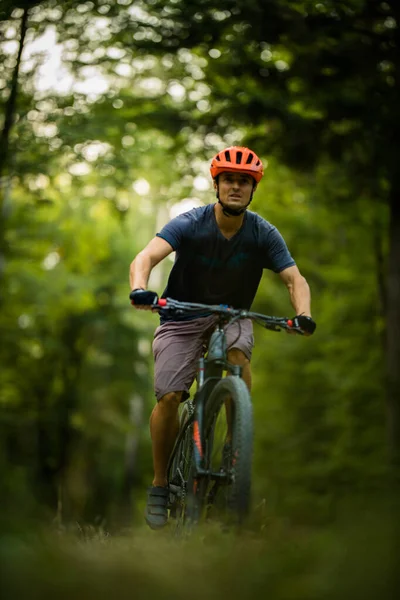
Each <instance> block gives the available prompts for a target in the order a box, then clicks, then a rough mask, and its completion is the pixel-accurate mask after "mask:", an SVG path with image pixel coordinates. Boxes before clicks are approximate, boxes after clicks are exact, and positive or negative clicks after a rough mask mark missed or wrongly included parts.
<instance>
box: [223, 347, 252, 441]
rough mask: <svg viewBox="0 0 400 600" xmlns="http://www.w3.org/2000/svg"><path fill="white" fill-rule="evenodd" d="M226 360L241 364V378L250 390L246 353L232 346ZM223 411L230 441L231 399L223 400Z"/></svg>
mask: <svg viewBox="0 0 400 600" xmlns="http://www.w3.org/2000/svg"><path fill="white" fill-rule="evenodd" d="M228 361H229V362H230V363H232V364H233V365H241V366H242V379H243V381H244V382H245V384H246V385H247V387H248V389H249V392H250V391H251V366H250V361H249V359H248V358H246V355H245V354H244V353H243V352H242V351H241V350H239V349H238V348H232V349H231V350H228ZM225 411H226V420H227V424H228V431H227V434H226V441H227V442H230V441H231V440H232V400H231V398H227V399H226V400H225Z"/></svg>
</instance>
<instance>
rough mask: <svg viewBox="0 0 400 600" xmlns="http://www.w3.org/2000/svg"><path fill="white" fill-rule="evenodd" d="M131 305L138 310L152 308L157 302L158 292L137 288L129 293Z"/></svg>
mask: <svg viewBox="0 0 400 600" xmlns="http://www.w3.org/2000/svg"><path fill="white" fill-rule="evenodd" d="M129 298H130V301H131V304H132V306H134V307H135V308H138V309H139V310H152V309H153V307H154V305H155V304H157V303H158V294H156V292H151V291H150V290H143V289H142V288H138V289H136V290H133V291H132V292H131V293H130V294H129Z"/></svg>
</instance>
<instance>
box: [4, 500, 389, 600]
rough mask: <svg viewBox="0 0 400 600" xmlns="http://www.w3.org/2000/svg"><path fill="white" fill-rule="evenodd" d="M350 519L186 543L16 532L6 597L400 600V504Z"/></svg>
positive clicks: (211, 529)
mask: <svg viewBox="0 0 400 600" xmlns="http://www.w3.org/2000/svg"><path fill="white" fill-rule="evenodd" d="M345 514H346V517H343V518H341V519H338V521H337V523H336V525H330V526H326V527H322V528H321V527H319V528H318V529H314V528H305V527H294V526H293V524H290V523H289V522H288V521H287V520H284V519H280V520H278V519H277V520H273V521H272V522H269V523H265V524H264V525H263V527H262V529H261V530H260V529H259V524H258V530H257V529H256V527H252V528H251V529H248V530H247V531H245V532H242V533H240V534H237V533H236V532H232V531H231V532H222V531H221V530H220V528H219V527H218V526H216V525H205V526H203V527H200V528H199V529H198V530H196V531H195V532H194V533H193V534H192V535H191V536H190V537H187V538H186V539H178V538H177V537H176V536H174V534H173V532H172V530H171V529H168V528H167V529H166V530H164V531H162V532H152V531H150V530H147V529H145V528H144V527H143V528H142V527H138V528H136V529H134V530H126V531H125V532H123V533H120V534H118V535H110V534H108V533H107V532H106V531H103V530H102V529H100V528H97V529H96V528H94V527H93V528H92V527H85V528H81V527H80V526H78V525H76V528H75V529H70V530H68V531H66V530H62V529H57V528H56V529H55V530H54V531H37V530H36V531H35V532H33V530H32V529H31V530H30V531H29V530H26V531H25V532H22V531H21V530H19V531H18V532H16V531H15V529H14V531H13V532H12V533H8V534H7V535H3V536H2V538H1V545H0V564H1V566H0V571H1V583H0V592H1V598H3V599H5V600H6V599H7V600H8V599H23V598H29V599H32V600H36V599H38V600H39V599H47V598H57V599H60V600H62V599H64V598H65V599H68V600H69V599H72V598H74V599H81V598H82V599H92V598H93V599H94V598H96V599H99V600H100V599H103V598H110V597H112V598H115V599H116V598H121V599H122V598H124V599H125V598H127V599H128V598H129V599H131V598H135V599H140V598H156V597H157V596H160V597H161V598H168V599H169V598H186V597H190V598H194V599H197V598H216V599H217V598H232V599H236V598H259V597H264V598H271V599H274V600H291V599H293V600H311V599H315V600H323V599H327V600H329V599H343V600H344V599H347V598H349V599H350V598H351V599H355V598H363V599H378V598H379V599H386V598H388V599H389V598H397V597H398V596H397V595H396V587H397V591H398V585H397V586H396V583H397V584H398V574H399V571H398V565H399V560H398V557H399V555H398V553H396V550H398V539H399V538H398V532H399V530H398V503H397V504H396V503H389V502H387V501H386V502H385V503H384V505H382V504H379V506H375V508H374V509H368V510H367V509H365V508H364V510H362V511H361V510H357V511H355V510H354V514H353V513H352V512H351V511H350V512H349V511H346V513H345ZM351 514H352V517H351V518H350V515H351Z"/></svg>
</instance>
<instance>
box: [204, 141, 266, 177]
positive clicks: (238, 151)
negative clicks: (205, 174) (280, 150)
mask: <svg viewBox="0 0 400 600" xmlns="http://www.w3.org/2000/svg"><path fill="white" fill-rule="evenodd" d="M210 172H211V177H212V178H213V179H215V178H216V177H217V176H218V175H219V174H220V173H223V172H225V173H226V172H228V173H237V172H239V173H246V174H247V175H251V177H253V178H254V179H255V180H256V182H257V183H258V182H259V181H261V178H262V176H263V175H264V170H263V166H262V162H261V160H260V159H259V158H258V156H257V154H256V153H255V152H253V151H252V150H250V149H249V148H244V147H243V146H230V147H229V148H225V150H221V152H218V154H216V155H215V156H214V158H213V159H212V161H211V167H210Z"/></svg>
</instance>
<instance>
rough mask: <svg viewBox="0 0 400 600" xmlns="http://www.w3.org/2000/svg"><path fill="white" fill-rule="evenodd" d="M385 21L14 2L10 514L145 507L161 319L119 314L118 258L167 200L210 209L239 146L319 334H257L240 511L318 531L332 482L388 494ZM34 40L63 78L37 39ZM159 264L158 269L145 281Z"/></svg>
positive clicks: (344, 11)
mask: <svg viewBox="0 0 400 600" xmlns="http://www.w3.org/2000/svg"><path fill="white" fill-rule="evenodd" d="M26 6H27V3H25V4H24V3H20V4H15V3H5V4H3V6H2V9H1V10H2V13H1V14H2V18H3V19H4V20H3V21H2V22H1V23H0V29H1V33H2V34H3V35H4V36H5V39H6V40H8V42H16V43H17V45H18V40H19V33H18V32H19V29H18V27H19V23H20V20H21V17H22V10H21V9H22V8H24V7H26ZM396 11H397V8H396V6H395V5H394V3H391V2H388V3H380V4H379V3H370V2H364V1H362V0H349V1H347V2H339V3H338V2H334V3H332V2H328V1H324V2H321V3H319V4H315V3H311V2H307V1H302V2H286V1H282V0H274V1H272V2H268V3H264V4H263V3H260V2H248V1H247V2H242V1H241V2H235V3H232V2H231V1H230V0H224V1H223V2H222V3H221V2H220V3H219V4H218V6H216V4H215V3H213V2H211V0H207V1H206V2H204V1H203V0H202V1H201V2H200V1H198V0H192V1H191V2H176V1H172V0H171V1H169V0H162V1H161V0H160V1H158V0H157V1H154V0H151V2H150V1H149V2H146V1H143V2H139V3H138V2H129V1H128V0H126V1H124V2H121V3H110V4H107V3H106V2H103V1H101V0H99V1H97V0H94V1H93V2H87V3H84V2H75V1H72V0H71V1H68V2H63V3H61V4H60V3H57V2H55V0H48V1H46V2H41V3H29V18H28V31H27V40H26V46H27V47H26V50H27V51H26V55H24V54H23V60H22V65H21V67H22V68H21V71H20V74H19V86H18V96H17V102H16V106H15V113H14V115H13V117H14V119H13V127H12V129H11V132H10V146H9V153H8V154H7V157H6V159H7V162H6V164H7V171H6V173H5V175H6V176H5V177H4V179H3V181H2V184H3V185H2V190H1V192H2V206H3V209H4V210H3V217H4V218H3V220H2V231H1V235H2V239H1V240H0V242H1V243H0V250H1V252H2V265H1V269H2V270H1V273H0V285H1V290H2V299H1V311H0V327H1V339H2V345H1V348H0V360H1V365H2V370H1V373H0V387H1V392H0V440H1V441H0V445H1V450H2V452H1V453H0V455H1V457H2V458H1V462H0V474H2V487H3V490H2V498H3V502H4V504H5V505H7V506H8V507H9V509H10V510H11V507H13V510H14V511H15V513H16V514H17V515H18V514H19V513H20V512H26V513H36V511H37V510H38V506H39V507H40V510H42V511H43V512H46V514H50V515H51V516H54V515H55V514H57V515H58V518H60V519H65V520H66V521H69V520H71V519H77V520H79V521H87V522H91V523H93V522H94V521H95V520H96V519H97V520H98V521H102V520H103V519H106V520H108V521H110V522H113V523H114V524H120V523H121V522H123V521H124V520H128V521H129V520H130V519H131V517H132V512H133V508H134V507H135V506H136V507H140V503H141V502H142V497H143V488H144V485H146V484H147V482H148V481H149V479H150V477H151V454H150V442H149V436H148V433H147V417H148V415H149V413H150V410H151V407H152V404H153V401H154V400H153V392H152V381H151V379H152V362H151V357H150V343H151V338H152V333H153V330H154V328H155V326H156V317H155V316H152V315H146V316H145V317H143V316H142V315H138V314H136V313H135V312H134V311H133V310H132V309H131V307H130V305H129V303H128V300H127V294H128V282H127V274H128V267H129V263H130V262H131V260H132V259H133V257H134V256H135V254H136V253H137V252H138V251H139V250H140V249H141V248H142V247H143V246H144V245H145V244H146V243H147V242H148V241H149V240H150V239H151V238H152V236H153V235H154V233H155V232H156V230H157V229H158V228H159V227H160V226H161V225H162V223H163V222H165V221H166V220H167V219H168V215H169V211H170V209H171V208H173V207H174V206H175V205H176V203H177V202H179V201H180V200H182V199H183V198H188V197H195V198H196V199H197V201H203V202H209V201H211V200H212V199H213V195H212V191H211V186H210V187H209V188H208V189H206V190H204V189H203V187H204V186H202V184H201V183H202V182H200V186H198V185H197V186H196V177H197V176H198V175H201V176H203V177H209V173H208V162H209V159H210V157H211V156H212V155H213V154H214V153H215V152H216V151H217V150H219V149H220V148H221V147H222V146H223V145H228V144H232V143H245V144H248V145H250V146H254V148H255V149H256V150H257V152H258V153H259V154H260V155H261V156H262V158H263V160H264V161H265V162H266V163H267V162H269V166H268V169H267V172H266V177H265V178H264V180H263V181H262V183H261V184H260V186H259V189H258V190H257V193H256V195H255V199H254V202H253V205H252V207H254V210H255V211H256V212H258V213H259V214H261V215H262V216H264V217H265V218H267V219H268V220H269V221H271V222H272V223H273V224H274V225H276V226H277V227H278V228H279V230H280V231H281V232H282V234H283V235H284V237H285V239H286V240H287V242H288V245H289V248H290V250H291V252H292V254H293V256H294V258H295V259H296V261H297V263H298V265H299V267H300V269H301V271H302V273H303V274H304V275H305V276H306V278H307V280H308V281H309V283H310V286H311V289H312V293H313V314H314V317H315V319H316V321H317V323H318V329H317V333H316V335H315V336H314V337H313V338H310V339H298V338H293V337H291V336H290V337H289V336H284V335H283V334H280V335H276V336H275V334H272V333H270V332H264V331H261V330H256V348H255V351H254V359H253V371H254V390H253V397H254V405H255V414H256V440H255V467H254V506H255V507H266V511H267V514H268V515H271V514H284V515H289V516H290V517H291V518H292V519H293V520H297V521H300V522H304V521H306V522H307V521H313V520H317V521H325V520H329V519H332V517H333V515H334V512H335V505H336V503H337V501H338V499H339V498H340V497H341V495H342V494H346V493H349V492H354V493H363V492H364V491H366V490H371V489H375V488H379V486H381V485H382V482H384V481H385V478H386V474H387V473H386V471H387V457H386V441H385V436H386V434H385V426H386V424H385V415H384V403H385V393H386V377H385V375H386V373H385V352H386V353H387V348H386V350H385V346H384V336H385V331H386V327H385V326H386V320H385V317H386V310H387V302H388V295H387V292H388V289H387V288H388V285H387V279H386V261H387V257H388V255H389V254H390V255H391V256H393V252H392V251H391V247H392V238H390V237H389V233H388V231H389V222H390V219H391V218H392V216H393V211H392V212H391V211H390V207H388V200H390V197H391V196H390V195H391V193H392V190H393V189H394V186H395V184H394V178H395V172H396V169H397V165H398V157H399V156H398V145H397V142H396V140H397V138H398V136H396V131H397V129H396V128H397V123H398V122H399V119H398V110H399V109H398V107H399V106H400V104H399V102H398V100H399V98H398V86H397V85H395V81H396V80H395V74H396V72H397V71H396V69H397V67H398V64H399V61H398V48H399V46H398V28H397V27H396V26H395V24H396V18H397V12H396ZM49 32H50V33H51V32H54V36H55V38H54V40H55V41H56V42H57V43H58V44H60V46H57V47H55V46H54V42H53V41H51V42H50V41H49V42H48V43H49V44H50V43H51V44H52V47H51V48H52V50H51V51H52V52H53V53H54V55H56V54H57V52H58V50H60V53H61V62H60V64H59V66H58V70H59V72H62V69H65V71H64V72H63V75H62V77H60V80H59V82H58V83H59V84H60V83H61V84H63V85H61V87H58V88H57V86H55V85H53V84H52V85H50V84H49V83H48V82H47V83H46V68H47V69H48V68H49V62H48V58H46V56H45V52H44V51H43V50H40V51H37V52H36V53H35V52H33V50H32V46H31V44H32V43H33V42H36V43H39V42H40V40H41V39H42V38H41V36H42V35H43V34H46V33H47V34H49ZM48 39H50V38H48ZM52 39H53V38H52ZM8 42H7V41H4V43H2V44H1V47H0V58H1V61H0V80H1V81H0V90H1V93H0V103H1V107H2V109H4V108H5V106H6V103H7V100H8V98H9V90H10V85H11V81H12V77H13V73H14V69H15V57H16V53H17V46H16V45H14V50H13V51H11V50H10V46H9V45H7V44H8ZM28 50H29V52H28ZM31 52H32V53H31ZM46 61H47V62H46ZM93 75H95V77H94V78H93V79H91V80H90V82H91V83H90V86H89V85H88V84H87V81H88V78H90V77H92V76H93ZM53 77H54V79H56V73H55V74H54V75H53ZM69 78H71V82H72V80H73V83H71V85H69V86H68V85H67V83H68V81H69ZM85 81H86V87H85V85H83V84H84V83H85ZM99 81H100V84H99ZM52 83H53V82H52ZM82 85H83V87H82ZM63 86H64V87H63ZM96 86H98V87H96ZM267 159H268V160H267ZM285 165H286V166H285ZM142 180H146V182H147V187H148V191H146V182H144V188H143V187H142V188H140V185H139V186H137V185H136V184H138V182H139V183H140V182H142V184H143V181H142ZM203 183H204V181H203ZM132 185H133V187H132ZM199 187H200V189H199ZM143 190H144V191H143ZM391 215H392V216H391ZM168 267H169V263H168V261H166V263H164V264H163V266H162V268H161V270H160V271H159V272H158V274H156V276H155V277H154V279H153V280H152V282H154V283H153V284H154V285H155V286H156V287H157V288H159V289H160V290H161V289H162V287H163V285H164V283H165V279H166V276H167V273H168ZM254 309H256V310H259V311H260V312H266V313H272V314H287V315H290V314H291V311H292V309H291V307H290V305H289V302H288V297H287V292H286V290H285V289H284V288H283V286H282V284H281V282H280V281H279V278H278V277H276V276H274V275H273V274H270V273H268V274H266V275H265V278H264V280H263V283H262V286H261V287H260V290H259V294H258V296H257V299H256V302H255V305H254ZM398 322H400V319H399V320H398ZM399 337H400V336H399ZM135 494H136V495H135ZM26 498H32V501H31V500H29V501H26V502H25V499H26Z"/></svg>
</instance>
